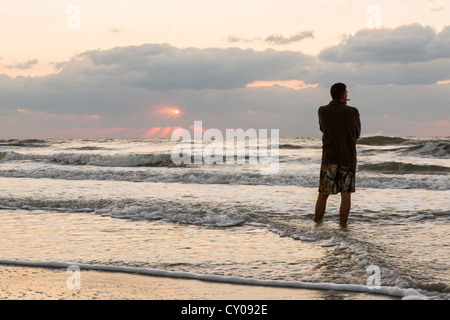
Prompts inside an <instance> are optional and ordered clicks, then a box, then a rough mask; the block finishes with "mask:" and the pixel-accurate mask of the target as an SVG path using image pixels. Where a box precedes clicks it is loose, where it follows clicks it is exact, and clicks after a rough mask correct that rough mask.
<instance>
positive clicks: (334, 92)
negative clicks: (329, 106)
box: [330, 82, 347, 100]
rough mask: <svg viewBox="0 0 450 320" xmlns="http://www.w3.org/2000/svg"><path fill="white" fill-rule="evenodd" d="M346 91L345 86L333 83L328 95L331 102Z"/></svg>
mask: <svg viewBox="0 0 450 320" xmlns="http://www.w3.org/2000/svg"><path fill="white" fill-rule="evenodd" d="M345 91H347V86H346V85H345V84H343V83H340V82H338V83H335V84H333V85H332V86H331V89H330V93H331V97H332V98H333V100H339V99H340V98H342V96H343V95H344V94H345Z"/></svg>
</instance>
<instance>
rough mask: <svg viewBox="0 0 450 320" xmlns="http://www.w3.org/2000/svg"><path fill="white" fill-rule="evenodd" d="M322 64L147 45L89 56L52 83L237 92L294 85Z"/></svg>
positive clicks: (269, 54)
mask: <svg viewBox="0 0 450 320" xmlns="http://www.w3.org/2000/svg"><path fill="white" fill-rule="evenodd" d="M315 60H316V59H315V58H314V57H311V56H308V55H304V54H302V53H300V52H294V51H281V52H280V51H275V50H270V49H269V50H265V51H254V50H251V49H247V50H244V49H239V48H228V49H218V48H209V49H197V48H186V49H179V48H175V47H173V46H170V45H167V44H146V45H142V46H130V47H120V48H114V49H110V50H104V51H100V50H97V51H88V52H85V53H82V54H80V55H79V56H77V57H74V58H73V59H72V60H71V61H69V62H67V63H65V64H58V66H59V67H60V68H62V70H61V72H60V73H59V74H58V75H55V76H54V77H50V78H49V79H47V81H54V80H56V83H55V85H58V83H62V82H64V81H67V80H68V81H71V82H72V85H76V86H85V85H88V86H89V85H94V86H96V87H103V86H104V85H105V84H106V85H108V86H110V85H114V84H116V85H119V84H120V85H121V86H124V85H126V86H129V87H134V88H146V89H149V90H163V91H170V90H180V89H195V90H201V89H232V88H242V87H245V85H247V84H248V83H251V82H253V81H257V80H273V79H277V80H290V79H296V78H299V77H302V76H306V71H305V69H304V66H307V65H311V64H312V63H313V62H314V61H315ZM61 80H64V81H61Z"/></svg>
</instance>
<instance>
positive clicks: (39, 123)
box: [0, 0, 450, 139]
mask: <svg viewBox="0 0 450 320" xmlns="http://www.w3.org/2000/svg"><path fill="white" fill-rule="evenodd" d="M3 2H5V3H2V7H1V9H0V24H1V28H0V40H1V43H2V46H1V48H2V49H1V52H0V121H1V126H0V139H7V138H97V137H101V138H116V137H118V138H120V137H170V133H171V130H173V128H176V127H182V128H189V127H190V126H191V125H193V124H194V121H202V123H203V126H204V128H205V129H208V128H218V129H222V130H224V129H226V128H243V129H248V128H255V129H280V135H281V136H293V137H300V136H302V137H318V136H320V131H319V129H318V123H317V108H318V107H319V106H320V105H324V104H327V103H328V102H329V100H330V95H329V87H330V86H331V85H332V84H333V83H335V82H344V83H346V84H347V86H348V91H349V98H350V99H351V101H350V102H349V104H350V105H352V106H355V107H357V108H358V109H359V111H360V114H361V120H362V124H363V134H364V135H374V134H383V135H393V136H408V135H414V136H431V135H433V136H436V135H444V136H450V22H449V21H450V3H449V2H448V0H376V1H373V0H370V1H366V0H353V1H352V0H335V1H329V0H316V1H300V0H276V1H275V0H273V1H272V0H271V1H269V0H239V1H237V0H178V1H176V0H165V1H157V0H127V1H124V0H94V1H93V0H89V1H87V0H70V1H69V0H40V1H35V0H20V1H8V2H6V1H3Z"/></svg>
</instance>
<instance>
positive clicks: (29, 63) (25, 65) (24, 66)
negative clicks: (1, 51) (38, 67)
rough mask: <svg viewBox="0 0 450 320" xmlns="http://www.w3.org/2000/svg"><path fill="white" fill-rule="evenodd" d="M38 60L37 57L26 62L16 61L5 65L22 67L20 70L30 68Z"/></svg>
mask: <svg viewBox="0 0 450 320" xmlns="http://www.w3.org/2000/svg"><path fill="white" fill-rule="evenodd" d="M38 63H39V61H38V60H37V59H32V60H28V61H27V62H22V63H18V64H15V65H8V66H6V67H7V68H8V69H22V70H26V69H30V68H32V67H33V66H34V65H35V64H38Z"/></svg>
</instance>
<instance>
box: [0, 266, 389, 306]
mask: <svg viewBox="0 0 450 320" xmlns="http://www.w3.org/2000/svg"><path fill="white" fill-rule="evenodd" d="M71 277H72V273H71V272H70V271H68V270H67V269H61V268H45V267H27V266H13V265H2V266H0V300H396V299H397V298H395V297H390V296H384V295H377V294H367V293H353V292H338V291H331V290H309V289H297V288H275V287H268V286H251V285H240V284H230V283H216V282H210V281H201V280H195V279H179V278H170V277H156V276H148V275H140V274H126V273H120V272H110V271H96V270H81V271H80V281H79V288H77V286H76V285H75V283H74V282H73V281H72V279H71ZM71 281H72V282H71Z"/></svg>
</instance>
